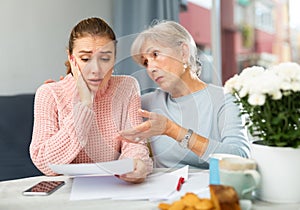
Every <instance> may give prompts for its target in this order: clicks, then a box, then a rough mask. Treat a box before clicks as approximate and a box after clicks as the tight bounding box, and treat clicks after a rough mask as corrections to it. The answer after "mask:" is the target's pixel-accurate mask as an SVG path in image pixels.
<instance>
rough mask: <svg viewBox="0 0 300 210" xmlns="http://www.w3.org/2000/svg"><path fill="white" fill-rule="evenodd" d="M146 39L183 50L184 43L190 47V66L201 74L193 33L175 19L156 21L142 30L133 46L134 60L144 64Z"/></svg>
mask: <svg viewBox="0 0 300 210" xmlns="http://www.w3.org/2000/svg"><path fill="white" fill-rule="evenodd" d="M146 41H153V42H154V43H157V44H159V45H160V46H162V47H168V48H171V49H174V50H176V51H179V50H181V48H180V46H181V45H182V44H183V43H184V44H186V45H187V46H188V48H189V60H188V63H187V64H188V66H189V67H190V69H191V70H192V71H193V72H195V73H196V74H197V75H200V71H201V64H200V63H199V61H198V56H197V46H196V44H195V41H194V39H193V37H192V36H191V34H190V33H189V32H188V31H187V30H186V29H185V28H184V27H183V26H181V25H180V24H178V23H177V22H174V21H167V20H163V21H155V22H153V24H152V25H151V26H150V27H149V28H148V29H146V30H144V31H142V32H141V33H140V34H139V35H138V36H137V37H136V39H135V40H134V42H133V44H132V46H131V55H132V57H133V60H134V61H135V62H137V63H138V64H141V65H142V63H141V62H142V61H141V57H140V54H141V49H142V47H143V45H144V43H145V42H146Z"/></svg>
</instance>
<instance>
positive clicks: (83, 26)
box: [65, 17, 116, 74]
mask: <svg viewBox="0 0 300 210" xmlns="http://www.w3.org/2000/svg"><path fill="white" fill-rule="evenodd" d="M85 36H100V37H108V38H110V39H111V40H113V41H115V44H116V35H115V33H114V31H113V30H112V28H111V27H110V26H109V25H108V24H107V23H106V22H105V21H104V20H103V19H101V18H97V17H92V18H87V19H84V20H81V21H80V22H79V23H77V25H76V26H75V27H74V28H73V29H72V31H71V34H70V38H69V46H68V51H69V54H70V55H71V54H72V53H73V48H74V42H75V40H76V39H78V38H82V37H85ZM65 66H66V67H67V74H69V73H71V66H70V63H69V61H66V62H65Z"/></svg>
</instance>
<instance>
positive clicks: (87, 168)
mask: <svg viewBox="0 0 300 210" xmlns="http://www.w3.org/2000/svg"><path fill="white" fill-rule="evenodd" d="M49 167H50V168H51V170H52V171H54V172H56V173H58V174H64V175H69V176H83V175H97V176H108V175H115V174H119V175H120V174H126V173H129V172H132V171H133V170H134V163H133V159H122V160H114V161H109V162H100V163H82V164H61V165H54V164H50V165H49Z"/></svg>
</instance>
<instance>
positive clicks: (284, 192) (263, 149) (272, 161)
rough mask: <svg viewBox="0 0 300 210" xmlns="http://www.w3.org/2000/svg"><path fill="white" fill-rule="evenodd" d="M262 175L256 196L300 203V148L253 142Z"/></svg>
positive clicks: (269, 199)
mask: <svg viewBox="0 0 300 210" xmlns="http://www.w3.org/2000/svg"><path fill="white" fill-rule="evenodd" d="M251 149H252V155H253V159H255V160H256V162H257V165H258V171H259V173H260V175H261V181H260V184H259V186H258V188H257V190H256V191H255V196H256V197H257V198H258V199H260V200H263V201H268V202H272V203H300V165H299V162H300V148H297V149H295V148H289V147H271V146H264V145H259V144H256V143H253V144H252V148H251Z"/></svg>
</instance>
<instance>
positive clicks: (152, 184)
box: [70, 174, 177, 200]
mask: <svg viewBox="0 0 300 210" xmlns="http://www.w3.org/2000/svg"><path fill="white" fill-rule="evenodd" d="M176 183H177V177H176V176H172V175H170V174H162V175H159V176H152V177H149V178H148V179H146V180H145V181H144V182H143V183H141V184H131V183H127V182H125V181H123V180H121V179H118V178H116V177H114V176H104V177H103V176H102V177H97V176H94V177H75V178H74V180H73V186H72V190H71V196H70V200H90V199H105V198H109V199H118V200H119V199H120V200H145V199H149V198H150V197H151V196H156V195H161V196H163V197H166V196H168V195H169V194H170V192H172V191H174V189H176Z"/></svg>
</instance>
